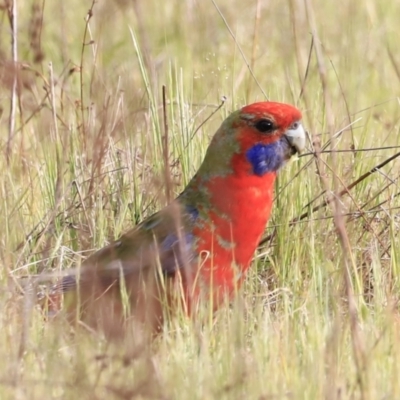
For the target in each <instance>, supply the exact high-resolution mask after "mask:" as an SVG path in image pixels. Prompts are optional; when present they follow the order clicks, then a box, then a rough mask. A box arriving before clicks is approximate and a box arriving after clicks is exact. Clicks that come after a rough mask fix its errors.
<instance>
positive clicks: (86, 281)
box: [57, 102, 306, 330]
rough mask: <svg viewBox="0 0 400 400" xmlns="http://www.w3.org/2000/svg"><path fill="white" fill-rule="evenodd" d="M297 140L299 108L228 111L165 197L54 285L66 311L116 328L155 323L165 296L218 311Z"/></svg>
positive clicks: (300, 138)
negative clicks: (167, 200)
mask: <svg viewBox="0 0 400 400" xmlns="http://www.w3.org/2000/svg"><path fill="white" fill-rule="evenodd" d="M305 141H306V134H305V131H304V128H303V126H302V123H301V113H300V111H299V110H298V109H296V108H295V107H293V106H291V105H287V104H282V103H274V102H260V103H254V104H251V105H248V106H245V107H243V108H242V109H240V110H238V111H235V112H233V113H232V114H231V115H230V116H229V117H228V118H227V119H226V120H225V121H224V122H223V123H222V125H221V127H220V128H219V129H218V131H217V132H216V134H215V135H214V137H213V138H212V141H211V143H210V146H209V147H208V150H207V152H206V155H205V158H204V161H203V163H202V164H201V166H200V168H199V170H198V171H197V173H196V174H195V175H194V177H193V178H192V180H191V181H190V182H189V184H188V185H187V187H186V188H185V190H184V191H183V192H182V193H181V194H180V195H179V196H178V197H177V198H176V199H175V200H174V201H173V202H172V203H171V204H169V205H168V206H166V207H165V208H164V209H162V210H161V211H159V212H158V213H156V214H154V215H152V216H151V217H149V218H147V219H146V220H144V221H143V222H142V223H141V224H139V225H138V226H136V227H135V228H133V229H132V230H131V231H129V232H127V233H126V234H125V235H123V236H122V237H121V238H120V239H118V240H116V241H114V242H112V243H111V244H109V245H108V246H106V247H104V248H103V249H101V250H99V251H97V252H96V253H94V254H93V255H92V256H90V257H89V258H88V259H87V260H86V261H85V262H84V263H83V264H82V265H81V268H79V269H77V270H76V271H74V272H71V273H70V274H69V275H67V276H65V277H64V278H63V280H62V281H61V282H60V283H59V284H58V285H57V288H58V290H59V291H61V292H63V293H64V305H65V307H66V309H67V311H68V313H69V314H70V315H72V316H73V317H74V318H75V317H76V316H78V318H79V319H82V321H83V322H84V323H86V324H88V325H90V326H92V327H101V326H102V327H103V328H105V325H108V326H109V327H110V326H111V327H112V328H113V329H114V328H116V327H117V328H119V327H121V326H122V321H126V320H127V319H126V316H128V317H132V318H133V319H134V320H139V321H140V322H141V323H145V324H146V323H148V324H149V326H150V327H151V329H152V330H154V329H155V330H157V329H159V328H160V326H161V323H162V321H163V315H164V316H165V312H166V311H168V312H169V311H170V309H171V308H173V307H174V304H176V302H174V300H173V298H175V299H176V298H179V299H180V302H181V303H180V304H183V305H184V308H185V309H186V310H187V312H188V313H189V314H193V313H195V312H196V307H197V306H198V304H199V300H201V299H205V300H207V301H211V302H213V304H212V305H211V307H212V309H216V308H217V307H218V305H219V304H221V302H222V301H223V300H224V299H226V298H228V299H229V298H230V297H231V296H232V294H233V293H234V292H235V291H236V289H237V288H238V287H239V285H240V283H241V281H242V280H243V277H244V275H245V272H246V271H247V269H248V268H249V266H250V262H251V260H252V257H253V255H254V252H255V250H256V248H257V245H258V243H259V240H260V238H261V235H262V234H263V232H264V229H265V226H266V223H267V221H268V218H269V215H270V213H271V207H272V203H273V188H274V181H275V177H276V174H277V171H278V170H279V169H280V168H281V167H282V166H283V165H284V164H285V162H286V161H287V160H288V159H289V158H290V157H291V156H292V155H294V154H295V153H296V152H298V153H300V152H301V151H302V150H303V149H304V148H305ZM177 293H178V294H179V295H178V296H176V294H177ZM204 294H205V295H204Z"/></svg>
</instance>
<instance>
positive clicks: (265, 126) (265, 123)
mask: <svg viewBox="0 0 400 400" xmlns="http://www.w3.org/2000/svg"><path fill="white" fill-rule="evenodd" d="M254 126H255V128H256V129H257V130H258V131H260V132H262V133H267V132H272V131H273V130H274V129H275V125H274V123H273V122H272V121H271V120H269V119H260V120H259V121H257V122H256V123H255V124H254Z"/></svg>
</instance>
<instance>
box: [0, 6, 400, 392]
mask: <svg viewBox="0 0 400 400" xmlns="http://www.w3.org/2000/svg"><path fill="white" fill-rule="evenodd" d="M264 3H265V4H264ZM16 4H17V7H16V10H17V11H18V12H17V13H15V10H14V13H13V7H12V2H11V1H8V0H5V1H3V3H2V7H1V8H0V12H1V15H2V17H3V18H1V20H0V21H1V22H0V23H1V26H2V30H3V35H2V36H1V40H0V56H1V58H0V85H1V86H0V87H1V91H0V129H1V131H0V132H1V133H0V140H1V145H2V150H3V151H2V155H3V156H2V158H1V159H0V164H1V168H2V171H3V173H2V175H1V177H0V190H1V197H2V200H3V201H2V202H1V204H0V207H1V212H0V224H1V226H2V227H3V229H2V235H1V236H0V243H1V246H0V256H1V260H2V265H3V270H2V274H1V287H2V290H1V294H0V305H1V309H2V314H1V317H0V326H1V329H0V356H1V357H2V359H3V363H2V365H3V367H1V368H0V398H2V399H7V398H13V399H14V398H19V399H25V398H26V399H36V398H77V397H81V398H88V399H89V398H90V399H102V398H115V399H132V398H138V399H148V398H161V399H188V398H198V399H209V398H210V399H211V398H218V399H236V398H238V399H243V398H246V399H247V398H248V399H281V398H292V399H300V398H304V399H318V398H327V399H353V398H360V399H396V398H399V397H400V385H399V380H398V376H399V370H398V365H400V364H399V363H400V337H399V333H398V332H399V331H398V330H397V328H398V325H399V318H398V301H399V273H400V270H399V252H398V249H399V248H400V243H399V235H398V230H399V223H400V220H399V215H400V214H399V198H398V195H399V193H400V190H399V187H398V185H399V183H398V182H399V179H398V178H399V174H400V169H399V160H398V159H397V157H392V156H393V155H395V154H396V153H398V151H399V149H398V146H400V135H399V129H400V124H399V120H400V106H399V97H398V93H399V87H400V74H399V70H400V57H399V55H398V54H399V53H400V52H399V44H398V15H399V13H400V5H399V4H398V2H396V1H394V0H392V1H386V2H384V3H379V2H373V1H370V0H368V1H367V2H361V1H351V0H343V1H341V2H339V3H337V2H336V3H335V2H318V3H317V2H316V1H314V4H313V3H312V2H311V0H307V1H305V3H303V2H302V1H297V0H288V1H287V2H283V3H282V2H262V1H256V0H253V1H250V0H247V1H236V0H235V1H227V0H219V1H215V2H214V1H207V2H200V1H199V2H195V1H193V0H188V1H185V2H183V1H180V0H171V1H168V2H157V1H153V0H150V1H147V2H144V1H141V0H131V1H128V0H118V1H114V2H111V1H108V2H106V1H104V0H101V1H100V0H99V1H98V2H96V3H91V2H90V1H85V2H82V1H74V0H72V1H70V2H39V1H37V0H35V1H33V2H32V7H31V8H29V7H27V6H26V5H25V4H23V3H22V1H19V2H18V1H17V3H16ZM43 6H44V7H43ZM88 10H91V11H90V12H88ZM16 17H17V18H16ZM10 28H11V29H10ZM12 37H13V38H14V42H13V46H14V47H13V46H10V42H11V38H12ZM16 43H17V44H18V48H17V49H16V48H15V44H16ZM16 50H17V52H16ZM162 85H165V86H166V89H167V103H168V104H167V119H168V139H169V140H168V160H169V169H170V175H171V181H170V184H169V185H168V186H169V190H170V191H171V192H172V193H173V194H174V195H176V194H177V193H179V192H180V190H181V189H182V188H183V187H184V185H185V184H186V183H187V182H188V180H189V179H190V177H191V176H192V175H193V173H194V172H195V171H196V168H197V167H198V165H199V163H200V161H201V159H202V156H203V154H204V151H205V149H206V147H207V145H208V142H209V138H210V136H211V134H212V133H213V132H214V131H215V129H216V128H217V127H218V125H219V124H220V122H221V121H222V120H223V119H224V118H225V116H226V115H227V114H228V113H229V112H230V111H231V110H233V109H236V108H238V107H240V106H241V105H243V104H245V103H250V102H254V101H257V100H262V99H265V96H266V97H267V98H269V99H273V100H276V101H283V102H289V103H293V104H296V105H297V106H298V107H299V108H301V109H302V110H303V113H304V123H305V125H306V126H307V127H309V131H310V139H311V141H310V144H309V150H310V153H309V154H308V155H306V156H304V157H301V158H300V159H299V161H298V162H295V163H292V164H291V165H289V166H288V167H287V168H285V170H284V171H282V173H281V174H280V177H279V180H278V183H277V187H276V193H277V197H276V201H275V203H276V204H275V209H274V215H273V217H272V219H271V221H270V224H269V226H268V228H267V230H266V240H265V243H264V244H263V245H262V246H260V250H259V253H258V255H256V258H255V261H254V267H253V269H252V271H251V273H250V275H249V277H248V280H247V282H246V284H245V287H244V288H243V290H242V291H241V293H240V296H239V298H238V299H237V301H235V302H234V304H233V305H232V307H231V308H229V309H224V310H221V311H220V312H218V313H217V315H216V318H215V320H211V321H210V320H209V319H208V318H206V317H205V318H204V319H203V318H201V317H200V318H199V320H198V321H196V322H194V323H192V322H190V321H187V320H186V319H184V318H181V319H177V320H175V321H172V322H171V323H170V324H169V325H167V326H165V333H164V335H162V336H161V337H160V338H159V339H158V340H157V341H156V343H154V345H153V346H152V347H151V348H147V347H144V346H137V345H134V344H133V341H129V340H128V339H127V340H126V341H125V342H124V343H119V344H116V343H111V344H110V343H107V342H106V341H104V340H103V339H102V337H100V336H98V335H97V334H95V333H91V332H87V331H85V330H84V329H82V332H78V333H77V334H72V333H71V332H70V331H69V328H68V325H66V324H63V323H62V321H60V322H48V321H45V320H44V319H43V316H42V315H41V312H40V311H39V310H38V309H36V308H35V307H33V303H34V302H33V299H32V296H31V295H30V294H29V293H28V294H26V295H25V296H23V295H21V294H20V292H21V290H19V289H18V287H21V286H22V287H23V286H24V285H25V283H26V281H27V280H28V281H29V279H30V278H31V277H34V276H37V275H38V274H40V276H41V277H49V278H52V277H53V276H54V274H56V273H57V272H59V271H61V270H63V269H65V268H69V267H71V266H74V265H75V264H76V263H77V262H79V260H80V259H82V258H83V257H85V256H87V255H88V254H90V252H91V251H93V250H94V249H97V248H99V247H101V246H103V245H104V244H105V243H106V242H107V241H109V240H111V239H113V238H116V237H118V236H119V235H120V234H121V233H122V232H123V231H125V230H126V229H128V228H129V227H131V226H132V225H134V224H136V223H137V222H138V221H140V220H141V219H143V218H144V217H146V216H147V215H150V214H151V213H153V212H154V211H155V210H157V209H159V208H160V207H162V206H163V205H165V204H166V201H167V198H168V193H167V192H168V191H169V190H166V185H165V184H164V182H165V179H164V177H165V175H164V160H165V156H166V154H165V143H164V142H163V132H164V126H163V123H164V122H163V107H162V93H161V88H162ZM222 96H226V97H227V100H226V101H225V103H224V104H223V106H222V107H221V108H220V109H218V110H217V112H216V113H215V115H213V117H212V118H211V119H210V120H208V121H207V122H206V123H204V124H203V121H204V120H206V119H207V117H208V116H209V115H210V114H211V113H213V112H214V111H215V110H216V109H217V108H218V106H219V105H220V104H221V98H222ZM198 127H200V129H198ZM360 149H367V150H366V151H359V150H360ZM332 150H336V152H335V153H333V152H332ZM391 157H392V159H391ZM382 164H383V165H382ZM377 166H379V168H376V167H377ZM202 313H204V315H205V316H206V315H207V309H206V307H205V309H204V310H202Z"/></svg>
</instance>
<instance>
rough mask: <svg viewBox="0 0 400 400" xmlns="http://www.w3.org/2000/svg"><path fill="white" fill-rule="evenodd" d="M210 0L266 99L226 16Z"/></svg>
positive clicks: (265, 95)
mask: <svg viewBox="0 0 400 400" xmlns="http://www.w3.org/2000/svg"><path fill="white" fill-rule="evenodd" d="M211 1H212V3H213V4H214V7H215V8H216V10H217V12H218V14H219V16H220V17H221V18H222V21H224V24H225V26H226V28H227V29H228V32H229V33H230V35H231V36H232V39H233V40H234V42H235V44H236V46H237V48H238V50H239V53H240V55H241V56H242V58H243V61H244V62H245V64H246V66H247V68H248V70H249V72H250V74H251V76H252V77H253V79H254V81H255V82H256V84H257V86H258V88H259V89H260V91H261V93H262V94H263V95H264V97H265V98H266V99H267V100H268V96H267V94H266V93H265V91H264V89H263V88H262V87H261V84H260V82H259V81H258V79H257V78H256V76H255V75H254V72H253V69H252V68H251V66H250V64H249V62H248V61H247V58H246V56H245V54H244V52H243V50H242V48H241V46H240V45H239V43H238V41H237V40H236V37H235V35H234V33H233V32H232V29H231V28H230V26H229V24H228V21H227V20H226V18H225V17H224V14H222V12H221V10H220V9H219V7H218V5H217V3H216V2H215V0H211Z"/></svg>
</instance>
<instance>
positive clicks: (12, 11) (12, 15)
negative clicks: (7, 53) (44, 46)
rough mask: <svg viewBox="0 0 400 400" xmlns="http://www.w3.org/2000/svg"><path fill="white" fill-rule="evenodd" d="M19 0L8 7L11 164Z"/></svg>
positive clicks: (9, 146) (7, 153)
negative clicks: (10, 81) (10, 59)
mask: <svg viewBox="0 0 400 400" xmlns="http://www.w3.org/2000/svg"><path fill="white" fill-rule="evenodd" d="M17 16H18V14H17V0H12V1H11V3H10V6H9V8H8V18H9V21H10V27H11V53H12V61H13V66H12V73H13V84H12V88H11V105H10V118H9V121H8V140H7V152H6V156H7V165H9V164H10V155H11V142H12V138H13V137H14V130H15V113H16V109H17V84H18V71H17V68H18V40H17V39H18V38H17V31H18V19H17Z"/></svg>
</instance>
